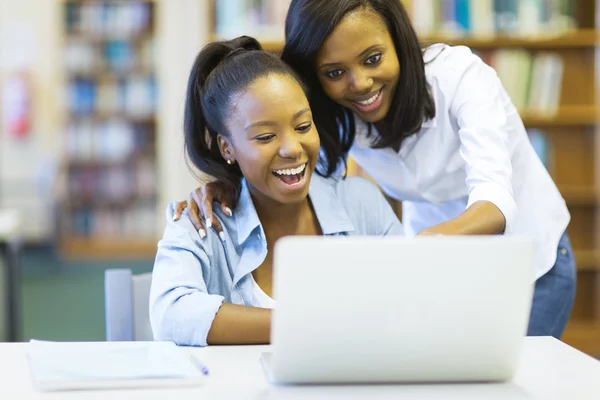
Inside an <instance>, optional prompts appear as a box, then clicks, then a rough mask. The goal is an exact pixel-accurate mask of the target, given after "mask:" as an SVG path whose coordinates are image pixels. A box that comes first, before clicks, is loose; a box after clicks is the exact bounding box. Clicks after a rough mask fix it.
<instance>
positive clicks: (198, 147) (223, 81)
mask: <svg viewBox="0 0 600 400" xmlns="http://www.w3.org/2000/svg"><path fill="white" fill-rule="evenodd" d="M271 73H275V74H280V75H284V76H290V77H292V78H294V79H295V80H296V81H298V83H299V84H300V85H301V86H302V89H303V90H305V93H306V89H305V86H304V85H302V83H301V82H300V81H299V80H298V78H297V76H296V74H295V73H294V71H293V70H292V69H291V68H290V67H289V66H288V65H286V64H285V63H284V62H283V61H281V59H279V58H277V57H276V56H274V55H271V54H269V53H267V52H265V51H262V48H261V46H260V44H259V43H258V42H257V41H256V39H254V38H251V37H249V36H240V37H238V38H236V39H233V40H228V41H222V42H213V43H209V44H207V45H206V46H204V48H203V49H202V50H201V51H200V53H199V54H198V56H197V57H196V59H195V61H194V64H193V66H192V70H191V72H190V77H189V79H188V84H187V92H186V100H185V111H184V123H183V131H184V136H185V150H186V154H187V160H188V162H191V163H192V164H193V165H194V166H195V167H196V168H197V169H198V170H200V171H201V172H203V173H205V174H208V175H210V176H212V177H213V178H215V179H216V180H217V181H219V182H220V183H222V184H225V185H226V186H227V189H229V190H228V193H231V194H232V198H231V199H230V200H231V203H230V204H231V205H232V206H235V205H236V204H237V201H238V199H239V194H240V191H241V178H242V171H241V170H240V168H239V166H238V165H237V164H233V165H229V164H227V162H226V161H225V159H224V158H223V156H222V155H221V151H220V150H219V145H218V142H217V136H218V135H222V136H229V135H230V132H228V130H227V127H226V124H225V121H226V120H227V118H228V117H229V112H230V105H231V104H230V103H231V100H232V99H233V97H234V96H235V95H236V94H238V93H240V92H242V91H243V90H245V89H246V88H247V87H248V86H249V85H250V84H251V83H252V82H254V81H255V80H256V79H258V78H261V77H264V76H267V75H269V74H271Z"/></svg>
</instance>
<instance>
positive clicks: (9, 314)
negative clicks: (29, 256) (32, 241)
mask: <svg viewBox="0 0 600 400" xmlns="http://www.w3.org/2000/svg"><path fill="white" fill-rule="evenodd" d="M20 227H21V218H20V216H19V212H18V211H17V210H10V209H0V257H1V258H2V261H4V263H3V265H4V268H5V273H4V278H5V281H6V282H5V283H6V284H5V286H4V287H3V288H0V290H1V291H2V293H3V296H4V297H5V298H6V304H7V310H6V325H7V330H8V340H9V341H11V342H14V341H16V340H17V339H18V337H19V331H18V327H19V287H20V286H19V285H20V282H19V248H20V245H21V235H20V232H19V229H20Z"/></svg>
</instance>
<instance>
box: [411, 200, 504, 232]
mask: <svg viewBox="0 0 600 400" xmlns="http://www.w3.org/2000/svg"><path fill="white" fill-rule="evenodd" d="M505 226H506V219H505V218H504V214H502V212H501V211H500V209H498V207H496V206H495V205H494V204H493V203H491V202H489V201H478V202H476V203H473V205H472V206H471V207H469V208H468V209H466V210H465V212H463V213H462V214H460V215H459V216H458V217H456V218H454V219H451V220H450V221H447V222H444V223H442V224H439V225H435V226H432V227H431V228H428V229H425V230H424V231H422V232H421V233H420V235H497V234H501V233H503V232H504V228H505Z"/></svg>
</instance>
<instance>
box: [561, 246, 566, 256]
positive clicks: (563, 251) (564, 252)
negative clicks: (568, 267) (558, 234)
mask: <svg viewBox="0 0 600 400" xmlns="http://www.w3.org/2000/svg"><path fill="white" fill-rule="evenodd" d="M560 254H562V255H563V256H566V255H567V249H565V248H562V249H560Z"/></svg>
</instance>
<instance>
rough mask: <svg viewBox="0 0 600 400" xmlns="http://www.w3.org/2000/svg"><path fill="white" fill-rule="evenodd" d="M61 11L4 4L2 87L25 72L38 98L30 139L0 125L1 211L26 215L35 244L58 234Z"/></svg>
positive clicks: (0, 21)
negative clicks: (54, 208)
mask: <svg viewBox="0 0 600 400" xmlns="http://www.w3.org/2000/svg"><path fill="white" fill-rule="evenodd" d="M58 11H59V9H58V7H55V2H54V1H39V0H18V1H15V0H0V87H2V86H1V85H2V84H3V83H5V82H6V81H7V79H9V77H10V76H11V75H12V74H13V73H15V71H24V72H25V73H27V74H28V75H29V77H30V82H31V88H32V95H33V96H32V101H33V102H32V106H33V119H32V121H33V126H32V129H31V132H30V133H29V136H28V137H26V138H24V139H15V138H13V137H9V136H8V135H7V134H6V132H5V130H4V128H3V127H1V125H0V181H1V182H2V183H3V184H2V185H1V186H0V206H4V207H17V208H19V209H21V210H23V212H24V213H25V214H26V215H27V216H28V223H27V224H26V226H25V233H26V235H27V237H28V238H30V239H37V238H40V237H44V236H47V235H48V232H49V231H50V230H51V229H52V225H51V224H52V219H51V218H50V217H51V215H49V214H48V210H49V209H48V206H49V205H50V204H51V201H50V198H49V197H50V196H49V193H48V192H47V190H48V186H47V185H48V178H51V177H52V176H53V174H52V167H53V165H54V163H55V162H56V160H58V159H60V157H59V154H60V148H61V138H60V132H59V130H58V126H59V125H60V122H59V113H58V112H57V97H58V93H59V86H58V79H57V77H58V72H59V61H60V60H59V58H58V54H59V53H58V47H59V46H58V40H59V35H58V33H59V32H58V29H56V27H57V25H58V18H59V15H58ZM16 54H20V57H18V58H16V57H15V55H16ZM1 106H2V105H1V104H0V107H1Z"/></svg>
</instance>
